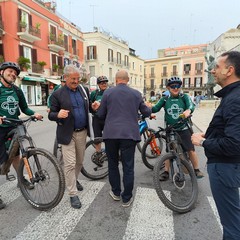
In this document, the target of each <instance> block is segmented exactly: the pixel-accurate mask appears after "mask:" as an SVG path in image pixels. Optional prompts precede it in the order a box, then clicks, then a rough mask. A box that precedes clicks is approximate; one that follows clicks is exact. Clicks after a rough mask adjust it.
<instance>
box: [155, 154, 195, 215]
mask: <svg viewBox="0 0 240 240" xmlns="http://www.w3.org/2000/svg"><path fill="white" fill-rule="evenodd" d="M176 158H177V156H176V155H175V154H173V153H168V154H166V155H164V156H163V157H162V158H161V159H160V160H159V161H157V163H156V165H155V166H154V174H153V182H154V186H155V189H156V192H157V195H158V196H159V198H160V199H161V201H162V202H163V204H164V205H165V206H166V207H168V208H169V209H171V210H172V211H174V212H178V213H186V212H189V211H190V210H192V209H193V208H194V206H195V203H196V201H197V198H198V184H197V179H196V176H195V173H194V170H193V168H192V167H191V165H190V164H189V163H188V161H187V160H185V159H183V160H181V161H180V164H179V166H178V164H177V162H178V161H176ZM163 165H164V166H169V179H166V180H165V181H160V180H159V176H160V175H161V174H162V173H163V172H164V171H165V169H164V168H162V166H163Z"/></svg>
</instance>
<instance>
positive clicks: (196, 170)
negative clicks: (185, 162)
mask: <svg viewBox="0 0 240 240" xmlns="http://www.w3.org/2000/svg"><path fill="white" fill-rule="evenodd" d="M194 172H195V174H196V177H197V178H203V177H204V174H203V173H202V172H201V171H200V170H199V169H194Z"/></svg>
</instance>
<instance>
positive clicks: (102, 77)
mask: <svg viewBox="0 0 240 240" xmlns="http://www.w3.org/2000/svg"><path fill="white" fill-rule="evenodd" d="M101 82H108V79H107V77H106V76H99V77H98V78H97V84H99V83H101Z"/></svg>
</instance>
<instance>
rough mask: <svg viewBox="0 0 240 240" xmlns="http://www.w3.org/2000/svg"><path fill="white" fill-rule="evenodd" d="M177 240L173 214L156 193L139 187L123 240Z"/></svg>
mask: <svg viewBox="0 0 240 240" xmlns="http://www.w3.org/2000/svg"><path fill="white" fill-rule="evenodd" d="M146 239H148V240H156V239H159V240H160V239H161V240H164V239H166V240H171V239H175V235H174V224H173V213H172V211H171V210H169V209H168V208H166V207H165V206H164V205H163V204H162V202H161V201H160V199H159V198H158V196H157V194H156V191H155V190H154V189H150V188H142V187H138V188H137V191H136V195H135V197H134V202H133V206H132V209H131V214H130V218H129V220H128V223H127V228H126V232H125V235H124V237H123V240H146Z"/></svg>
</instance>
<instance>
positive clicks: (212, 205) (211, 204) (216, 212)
mask: <svg viewBox="0 0 240 240" xmlns="http://www.w3.org/2000/svg"><path fill="white" fill-rule="evenodd" d="M207 198H208V202H209V204H210V206H211V208H212V210H213V213H214V215H215V217H216V219H217V222H218V224H219V226H220V228H221V230H222V231H223V229H222V224H221V222H220V217H219V215H218V211H217V207H216V204H215V202H214V199H213V197H207Z"/></svg>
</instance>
